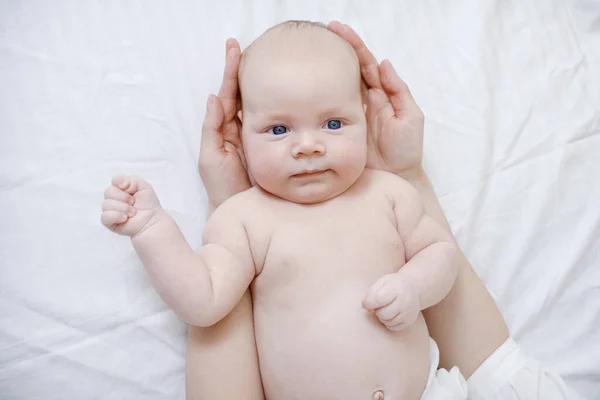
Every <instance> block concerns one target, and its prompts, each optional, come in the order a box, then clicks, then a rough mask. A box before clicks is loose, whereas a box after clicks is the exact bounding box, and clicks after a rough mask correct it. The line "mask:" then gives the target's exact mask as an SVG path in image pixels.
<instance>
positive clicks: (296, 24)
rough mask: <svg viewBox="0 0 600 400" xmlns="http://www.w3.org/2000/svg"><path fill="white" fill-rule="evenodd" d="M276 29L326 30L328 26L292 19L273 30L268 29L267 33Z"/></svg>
mask: <svg viewBox="0 0 600 400" xmlns="http://www.w3.org/2000/svg"><path fill="white" fill-rule="evenodd" d="M275 28H283V29H286V28H287V29H293V28H297V29H302V28H324V29H327V25H325V24H324V23H322V22H314V21H305V20H295V19H290V20H288V21H284V22H282V23H280V24H277V25H275V26H272V27H271V28H269V29H267V32H268V31H270V30H271V29H275Z"/></svg>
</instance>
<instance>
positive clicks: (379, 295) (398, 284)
mask: <svg viewBox="0 0 600 400" xmlns="http://www.w3.org/2000/svg"><path fill="white" fill-rule="evenodd" d="M362 306H363V308H364V309H365V310H367V311H375V315H377V318H378V319H379V320H380V321H381V323H383V324H384V325H385V326H387V327H388V329H389V330H392V331H401V330H404V329H406V328H408V327H409V326H411V325H412V324H413V323H414V322H415V321H416V320H417V317H418V316H419V312H420V311H421V301H420V295H419V292H418V290H417V288H416V287H415V285H413V283H412V282H411V281H410V279H408V278H407V277H405V276H402V274H400V273H394V274H388V275H385V276H384V277H382V278H380V279H379V280H378V281H377V282H375V283H374V284H373V286H371V288H370V289H369V291H368V292H367V296H366V297H365V299H364V300H363V302H362Z"/></svg>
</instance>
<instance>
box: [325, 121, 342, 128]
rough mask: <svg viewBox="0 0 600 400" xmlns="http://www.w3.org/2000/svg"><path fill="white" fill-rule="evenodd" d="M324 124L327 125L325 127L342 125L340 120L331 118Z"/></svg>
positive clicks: (339, 126)
mask: <svg viewBox="0 0 600 400" xmlns="http://www.w3.org/2000/svg"><path fill="white" fill-rule="evenodd" d="M325 126H327V129H332V130H336V129H340V128H341V127H342V121H340V120H339V119H332V120H330V121H327V124H325Z"/></svg>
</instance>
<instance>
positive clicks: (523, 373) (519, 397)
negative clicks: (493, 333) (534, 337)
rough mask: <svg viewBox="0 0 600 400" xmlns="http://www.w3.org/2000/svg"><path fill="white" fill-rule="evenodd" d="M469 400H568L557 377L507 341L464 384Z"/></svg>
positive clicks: (513, 342)
mask: <svg viewBox="0 0 600 400" xmlns="http://www.w3.org/2000/svg"><path fill="white" fill-rule="evenodd" d="M467 386H468V388H469V400H568V399H569V393H568V390H567V387H566V386H565V384H564V382H563V381H562V379H561V378H560V376H558V375H557V374H556V373H554V372H552V371H550V370H548V368H546V367H545V366H544V365H542V364H541V363H540V362H539V361H536V360H532V359H531V358H529V357H527V356H526V355H525V353H524V352H523V350H522V349H521V348H520V347H519V346H518V345H517V343H515V341H514V340H513V339H508V340H507V341H506V342H505V343H504V344H503V345H502V346H500V347H499V348H498V349H497V350H496V351H495V352H494V353H493V354H492V355H491V356H490V357H489V358H488V359H487V360H485V361H484V362H483V364H482V365H481V366H480V367H479V368H478V369H477V370H476V371H475V372H474V373H473V375H471V377H470V378H469V380H468V381H467Z"/></svg>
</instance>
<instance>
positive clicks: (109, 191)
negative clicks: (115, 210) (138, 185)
mask: <svg viewBox="0 0 600 400" xmlns="http://www.w3.org/2000/svg"><path fill="white" fill-rule="evenodd" d="M104 198H105V199H111V200H116V201H120V202H122V203H127V204H131V205H133V203H134V201H133V196H132V195H130V194H129V193H127V192H125V191H123V190H121V189H119V188H118V187H117V186H114V185H112V186H109V187H107V188H106V190H105V191H104Z"/></svg>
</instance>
